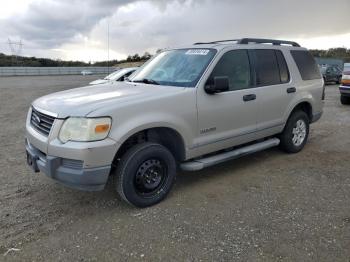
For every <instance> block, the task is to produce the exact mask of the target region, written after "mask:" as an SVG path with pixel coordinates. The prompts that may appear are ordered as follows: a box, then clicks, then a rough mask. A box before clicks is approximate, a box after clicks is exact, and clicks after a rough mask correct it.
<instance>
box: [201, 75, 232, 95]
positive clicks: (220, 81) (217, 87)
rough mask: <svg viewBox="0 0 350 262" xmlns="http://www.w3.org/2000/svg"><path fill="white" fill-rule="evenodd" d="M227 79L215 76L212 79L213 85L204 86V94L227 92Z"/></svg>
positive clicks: (228, 84)
mask: <svg viewBox="0 0 350 262" xmlns="http://www.w3.org/2000/svg"><path fill="white" fill-rule="evenodd" d="M229 86H230V83H229V79H228V77H227V76H216V77H214V84H213V85H206V86H205V87H204V90H205V92H207V93H208V94H215V93H221V92H225V91H228V90H229Z"/></svg>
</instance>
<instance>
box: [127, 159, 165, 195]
mask: <svg viewBox="0 0 350 262" xmlns="http://www.w3.org/2000/svg"><path fill="white" fill-rule="evenodd" d="M167 176H168V173H167V168H166V165H165V164H164V162H163V161H161V160H160V159H148V160H146V161H144V162H143V163H142V164H141V165H140V166H139V167H138V169H137V171H136V175H135V179H134V185H135V189H136V192H137V194H139V195H141V196H142V197H152V196H153V195H155V194H157V193H158V192H159V191H160V190H161V189H162V188H163V186H164V184H165V181H166V178H167Z"/></svg>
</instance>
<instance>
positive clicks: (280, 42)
mask: <svg viewBox="0 0 350 262" xmlns="http://www.w3.org/2000/svg"><path fill="white" fill-rule="evenodd" d="M249 43H256V44H273V45H291V46H296V47H300V45H299V44H298V43H297V42H292V41H285V40H274V39H263V38H242V39H240V40H238V41H237V44H249Z"/></svg>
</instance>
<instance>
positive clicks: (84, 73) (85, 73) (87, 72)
mask: <svg viewBox="0 0 350 262" xmlns="http://www.w3.org/2000/svg"><path fill="white" fill-rule="evenodd" d="M81 74H82V75H83V76H88V75H92V74H93V72H92V71H90V70H83V71H81Z"/></svg>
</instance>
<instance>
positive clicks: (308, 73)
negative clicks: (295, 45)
mask: <svg viewBox="0 0 350 262" xmlns="http://www.w3.org/2000/svg"><path fill="white" fill-rule="evenodd" d="M290 52H291V54H292V57H293V59H294V61H295V63H296V64H297V66H298V69H299V72H300V75H301V78H302V79H303V80H313V79H321V75H320V72H319V69H318V66H317V64H316V62H315V59H314V58H313V56H312V55H311V54H310V53H309V52H308V51H304V50H292V51H290Z"/></svg>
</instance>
